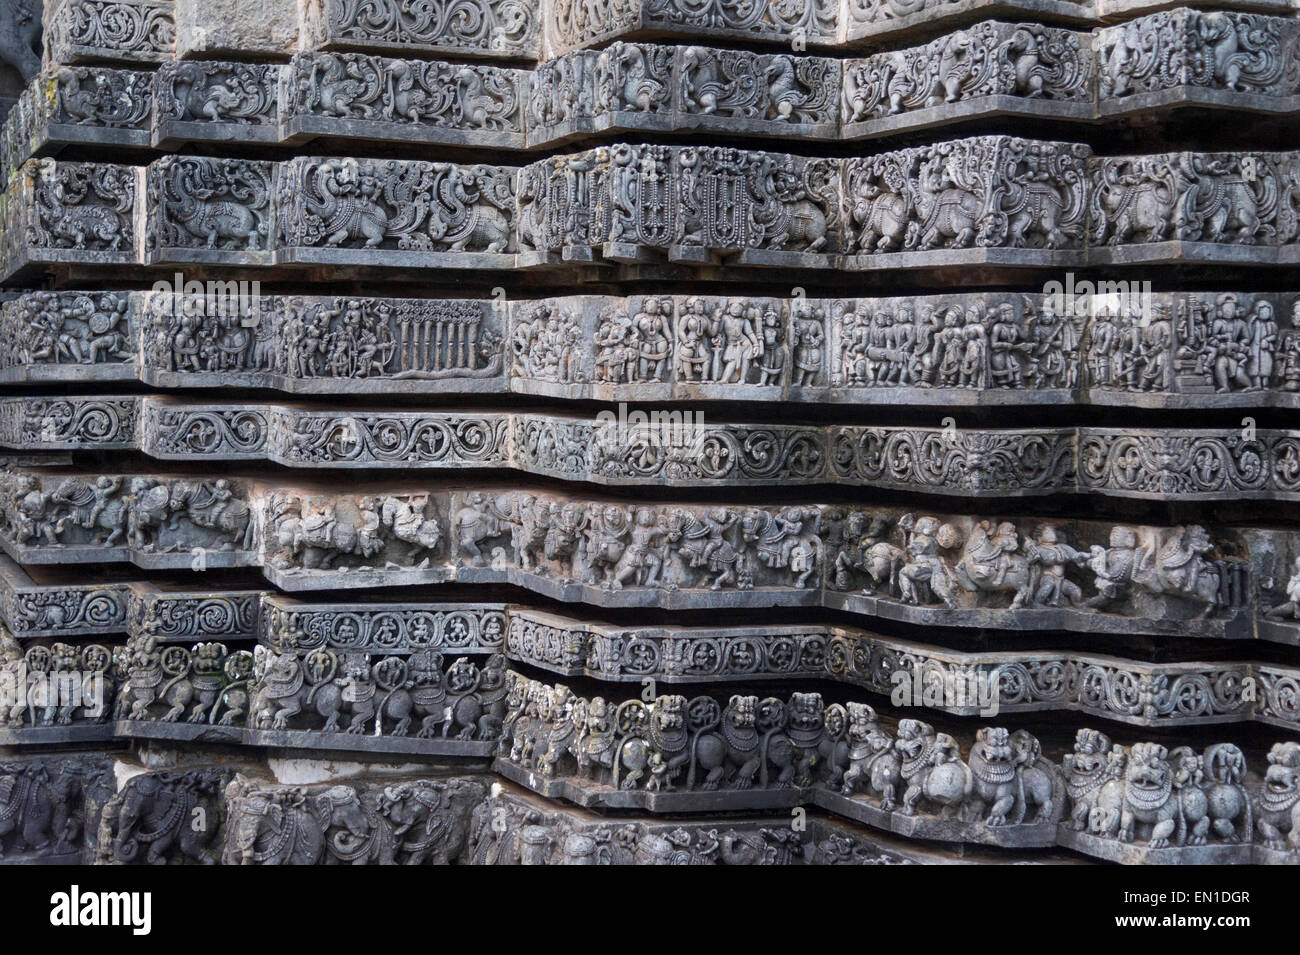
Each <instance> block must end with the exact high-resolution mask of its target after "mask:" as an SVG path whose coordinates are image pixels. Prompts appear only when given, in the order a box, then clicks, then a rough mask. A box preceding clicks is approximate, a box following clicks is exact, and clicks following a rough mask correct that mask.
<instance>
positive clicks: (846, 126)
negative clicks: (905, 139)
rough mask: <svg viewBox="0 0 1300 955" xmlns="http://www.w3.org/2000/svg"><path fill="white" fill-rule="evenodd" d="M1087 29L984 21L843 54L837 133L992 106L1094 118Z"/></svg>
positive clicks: (892, 127)
mask: <svg viewBox="0 0 1300 955" xmlns="http://www.w3.org/2000/svg"><path fill="white" fill-rule="evenodd" d="M1089 39H1090V38H1089V37H1088V35H1087V34H1081V33H1078V32H1075V31H1071V30H1062V29H1057V28H1054V27H1047V26H1041V25H1039V24H1035V23H1023V24H1015V23H999V22H997V21H992V20H990V21H985V22H983V23H977V24H975V25H974V26H971V27H968V28H966V29H963V30H958V31H956V32H954V33H950V34H948V35H946V36H943V37H940V38H939V39H937V40H932V41H930V42H929V43H927V44H925V45H924V46H916V47H909V48H907V49H902V50H893V51H890V52H886V53H876V54H874V55H872V56H869V57H866V58H864V59H851V60H846V61H845V62H844V79H843V85H842V95H841V111H840V123H841V129H840V135H841V137H842V138H843V139H856V138H859V137H868V136H881V135H887V134H889V133H891V132H895V131H897V130H900V129H906V128H916V127H919V126H924V125H935V124H938V123H941V122H947V121H951V120H953V119H956V118H960V117H966V116H972V115H979V114H982V113H986V112H989V111H991V110H994V109H996V110H998V111H1000V112H1014V113H1019V114H1023V115H1030V116H1034V117H1037V118H1049V117H1051V118H1064V119H1078V120H1087V119H1091V118H1092V115H1093V109H1094V104H1093V97H1094V94H1095V87H1094V67H1093V57H1092V45H1091V43H1090V42H1089Z"/></svg>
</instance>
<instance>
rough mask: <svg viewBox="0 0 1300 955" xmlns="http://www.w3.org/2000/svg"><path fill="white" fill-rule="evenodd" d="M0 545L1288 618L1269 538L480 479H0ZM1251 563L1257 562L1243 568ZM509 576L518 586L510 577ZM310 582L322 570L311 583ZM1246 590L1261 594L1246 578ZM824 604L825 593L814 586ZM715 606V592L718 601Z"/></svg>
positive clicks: (305, 568)
mask: <svg viewBox="0 0 1300 955" xmlns="http://www.w3.org/2000/svg"><path fill="white" fill-rule="evenodd" d="M0 541H3V543H4V545H5V546H6V547H7V548H9V549H10V552H11V555H21V559H22V560H25V561H32V560H35V561H37V562H40V563H48V562H50V561H51V560H61V561H72V562H87V561H89V562H100V561H104V560H114V559H117V560H130V561H134V562H136V563H138V564H141V565H142V566H146V567H155V568H162V567H177V568H188V569H191V570H199V571H202V570H206V569H208V568H215V567H227V566H254V565H256V566H263V567H265V568H266V570H267V573H268V575H270V576H272V577H273V579H275V581H276V582H277V583H278V584H280V585H282V586H289V587H291V588H292V585H293V582H294V581H295V580H297V581H299V582H300V583H301V584H303V585H306V586H311V584H310V581H311V580H312V579H316V578H321V577H322V575H323V577H324V580H328V581H329V585H330V586H345V587H346V586H368V585H376V584H378V585H382V584H384V583H399V582H410V581H414V580H417V579H425V577H424V576H422V577H419V578H416V577H411V576H410V574H411V572H415V573H416V574H418V575H426V576H427V579H428V581H430V582H432V581H435V580H446V579H452V578H457V579H465V580H485V581H486V580H493V581H501V580H504V579H506V577H507V576H509V575H511V574H513V573H515V572H522V574H519V575H518V582H520V583H522V584H524V585H525V586H534V587H541V588H542V589H545V588H546V587H547V586H549V585H550V584H555V583H558V584H578V585H585V586H587V587H589V588H590V589H591V591H592V595H593V596H594V595H600V594H603V595H604V596H605V597H606V598H610V597H612V596H614V595H616V594H617V593H618V592H620V591H623V590H625V589H626V590H629V591H640V592H649V595H650V596H652V597H653V596H654V595H655V594H659V595H661V596H667V597H671V596H672V595H674V594H676V593H678V592H681V591H703V592H705V593H704V594H701V596H704V595H705V594H707V593H711V592H717V591H723V590H727V591H733V592H744V591H749V590H753V589H755V588H761V589H766V590H768V591H769V595H770V596H771V597H772V598H773V599H778V598H779V597H780V595H781V591H783V590H785V591H790V592H791V593H792V595H793V596H794V597H795V599H796V600H797V601H798V602H807V601H806V600H803V599H802V598H800V597H798V596H797V595H799V594H801V593H804V592H808V595H809V596H811V597H813V598H816V597H817V596H818V594H817V592H818V591H819V590H820V589H822V588H825V589H826V590H827V591H831V592H833V593H839V594H842V595H845V596H850V595H854V594H856V595H858V596H859V597H863V598H870V599H869V605H870V606H875V605H876V604H877V602H888V603H898V604H902V605H904V606H914V607H938V608H942V609H943V610H944V611H946V612H952V611H970V610H974V609H980V608H986V609H1000V610H1011V611H1019V610H1035V609H1048V610H1058V611H1059V610H1073V611H1077V612H1079V613H1082V614H1084V615H1085V616H1089V617H1092V616H1098V615H1100V616H1106V615H1115V614H1119V615H1123V616H1128V617H1139V618H1141V617H1166V618H1176V619H1183V620H1187V621H1188V622H1189V625H1191V624H1193V623H1194V621H1193V620H1192V618H1197V619H1198V620H1201V621H1204V620H1206V619H1209V618H1217V619H1235V618H1237V617H1239V616H1240V615H1241V612H1242V611H1243V610H1247V609H1249V608H1251V607H1254V606H1256V604H1257V602H1258V607H1259V614H1260V615H1261V616H1263V615H1265V613H1266V612H1267V615H1268V616H1278V617H1285V618H1287V619H1293V618H1295V617H1296V615H1297V614H1296V610H1295V606H1296V597H1295V594H1294V593H1293V592H1292V591H1293V590H1294V587H1295V584H1294V578H1292V583H1289V584H1288V583H1285V581H1286V580H1287V578H1288V577H1290V576H1291V565H1292V562H1293V561H1294V560H1296V558H1297V556H1298V555H1296V554H1295V548H1296V543H1295V541H1294V539H1293V537H1292V536H1291V535H1288V534H1287V533H1286V532H1285V531H1280V530H1279V531H1268V530H1263V529H1255V528H1243V529H1223V530H1221V531H1219V532H1218V534H1217V536H1216V535H1213V534H1211V533H1210V532H1209V531H1208V530H1207V529H1206V528H1205V527H1203V526H1201V525H1197V524H1186V525H1180V526H1177V527H1149V526H1141V525H1136V524H1106V523H1102V522H1096V521H1064V520H1038V521H1020V522H1017V521H1014V520H1007V519H1001V518H992V517H979V516H964V515H963V516H941V515H933V514H925V513H917V512H906V513H905V512H903V511H902V510H901V509H898V508H893V509H874V510H857V509H849V508H845V507H843V506H838V505H825V504H798V505H791V506H786V507H761V506H730V505H725V504H713V505H701V506H690V505H678V504H633V505H629V504H624V503H619V502H616V501H613V500H605V501H600V500H590V499H584V498H577V497H572V496H562V495H556V494H551V493H541V492H531V491H527V490H511V489H504V488H497V489H492V488H483V489H481V490H469V491H459V490H457V491H443V490H434V489H430V490H423V491H392V492H389V491H382V490H376V491H372V492H360V493H349V494H337V493H314V492H301V491H290V490H283V489H280V488H276V487H268V486H266V485H263V484H260V483H253V482H245V481H243V480H241V479H237V478H235V479H232V478H216V479H211V480H203V479H189V478H175V477H163V478H153V477H146V476H140V475H137V476H123V475H103V474H99V475H95V474H68V473H66V472H61V471H60V470H58V469H50V470H48V471H33V470H30V469H24V468H19V467H14V466H9V467H7V468H6V469H5V470H4V471H2V472H0ZM1251 560H1254V561H1256V563H1257V568H1258V573H1253V572H1252V565H1251ZM511 579H515V578H514V577H511ZM324 580H322V582H324ZM1257 589H1258V590H1259V595H1258V597H1257V596H1256V590H1257ZM828 596H829V595H828ZM724 602H725V601H724Z"/></svg>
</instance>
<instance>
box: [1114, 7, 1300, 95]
mask: <svg viewBox="0 0 1300 955" xmlns="http://www.w3.org/2000/svg"><path fill="white" fill-rule="evenodd" d="M1094 37H1095V39H1094V45H1095V51H1096V58H1097V66H1098V79H1099V86H1098V111H1099V113H1100V114H1101V115H1103V116H1105V115H1114V114H1119V113H1127V112H1134V111H1140V110H1144V109H1151V108H1153V107H1159V106H1162V105H1165V104H1168V103H1171V102H1191V103H1198V104H1205V105H1226V104H1234V105H1240V106H1245V107H1248V108H1251V109H1257V110H1268V111H1271V110H1289V109H1295V108H1296V105H1297V99H1296V97H1297V95H1298V94H1300V46H1298V44H1300V24H1297V23H1296V21H1294V20H1290V19H1284V18H1281V17H1268V16H1262V15H1260V14H1257V13H1234V12H1228V11H1201V10H1191V9H1186V8H1183V9H1177V10H1166V11H1162V12H1160V13H1157V14H1154V15H1152V16H1148V17H1141V18H1139V19H1136V20H1131V21H1128V22H1127V23H1123V24H1118V25H1116V26H1108V27H1102V28H1100V29H1098V30H1096V31H1094Z"/></svg>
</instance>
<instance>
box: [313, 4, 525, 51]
mask: <svg viewBox="0 0 1300 955" xmlns="http://www.w3.org/2000/svg"><path fill="white" fill-rule="evenodd" d="M301 23H302V33H301V42H302V44H303V46H304V47H306V48H307V49H314V50H334V49H349V48H352V49H356V48H361V49H369V50H373V51H376V52H380V53H393V54H396V55H401V54H402V53H407V52H410V53H415V54H438V53H455V54H457V55H459V56H476V57H487V58H493V59H512V60H513V59H536V58H537V53H538V43H539V40H540V36H541V24H540V17H539V15H538V9H537V5H536V3H535V0H468V2H466V3H464V5H463V6H460V5H457V4H454V3H451V2H448V0H437V2H434V3H426V4H420V5H417V6H412V5H410V4H406V3H402V2H401V0H374V2H367V3H362V2H359V0H301Z"/></svg>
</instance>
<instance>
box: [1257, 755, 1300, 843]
mask: <svg viewBox="0 0 1300 955" xmlns="http://www.w3.org/2000/svg"><path fill="white" fill-rule="evenodd" d="M1258 808H1259V819H1258V820H1257V821H1256V822H1255V828H1256V829H1257V830H1258V832H1259V835H1260V837H1261V838H1262V839H1263V840H1264V844H1265V845H1266V846H1268V847H1269V848H1270V849H1275V850H1277V851H1279V852H1280V851H1282V850H1284V849H1290V850H1291V851H1292V852H1295V853H1300V743H1274V744H1273V748H1272V749H1271V750H1269V753H1268V770H1267V771H1266V772H1265V773H1264V790H1263V792H1261V793H1260V796H1259V807H1258Z"/></svg>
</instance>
